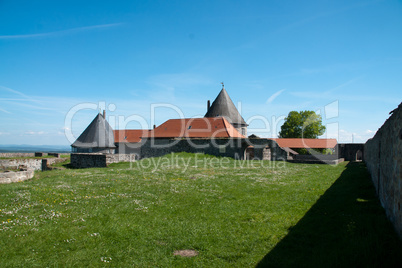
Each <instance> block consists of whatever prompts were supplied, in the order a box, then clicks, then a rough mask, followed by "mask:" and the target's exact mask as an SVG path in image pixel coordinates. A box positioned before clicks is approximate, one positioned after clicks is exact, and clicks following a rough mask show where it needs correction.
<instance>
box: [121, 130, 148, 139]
mask: <svg viewBox="0 0 402 268" xmlns="http://www.w3.org/2000/svg"><path fill="white" fill-rule="evenodd" d="M148 132H149V130H148V129H120V130H113V133H114V142H140V141H141V137H142V136H143V135H144V134H146V133H148Z"/></svg>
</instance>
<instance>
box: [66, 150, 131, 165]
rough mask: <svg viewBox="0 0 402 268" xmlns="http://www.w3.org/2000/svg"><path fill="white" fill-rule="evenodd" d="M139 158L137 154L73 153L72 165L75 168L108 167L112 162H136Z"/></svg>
mask: <svg viewBox="0 0 402 268" xmlns="http://www.w3.org/2000/svg"><path fill="white" fill-rule="evenodd" d="M136 159H138V156H136V155H135V154H97V153H92V154H90V153H88V154H83V153H74V154H71V166H72V167H74V168H96V167H107V166H108V165H109V164H111V163H119V162H134V161H136Z"/></svg>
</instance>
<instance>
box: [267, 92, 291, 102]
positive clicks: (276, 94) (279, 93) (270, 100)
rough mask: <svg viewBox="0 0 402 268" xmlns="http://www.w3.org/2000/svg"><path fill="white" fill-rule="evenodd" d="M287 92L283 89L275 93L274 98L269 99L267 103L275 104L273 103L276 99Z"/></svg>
mask: <svg viewBox="0 0 402 268" xmlns="http://www.w3.org/2000/svg"><path fill="white" fill-rule="evenodd" d="M285 90H286V89H281V90H279V91H277V92H275V93H274V94H272V96H271V97H269V98H268V99H267V102H266V103H267V104H270V103H271V102H273V101H274V100H275V99H276V97H278V96H279V95H281V93H282V92H284V91H285Z"/></svg>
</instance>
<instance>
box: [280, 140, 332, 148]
mask: <svg viewBox="0 0 402 268" xmlns="http://www.w3.org/2000/svg"><path fill="white" fill-rule="evenodd" d="M272 140H274V141H276V142H277V143H278V145H279V147H282V148H284V147H288V148H316V149H318V148H334V147H335V146H336V145H337V143H338V142H337V141H336V139H290V138H289V139H279V138H278V139H272Z"/></svg>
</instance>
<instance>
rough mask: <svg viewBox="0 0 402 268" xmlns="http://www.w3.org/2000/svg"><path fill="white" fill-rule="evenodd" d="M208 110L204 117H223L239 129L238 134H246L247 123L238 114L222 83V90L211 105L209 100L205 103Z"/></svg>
mask: <svg viewBox="0 0 402 268" xmlns="http://www.w3.org/2000/svg"><path fill="white" fill-rule="evenodd" d="M207 107H208V110H207V113H206V114H205V116H204V117H208V118H213V117H221V116H222V117H225V119H226V120H227V121H228V122H229V123H230V124H232V125H233V127H235V128H236V129H237V131H239V133H240V134H242V135H244V136H247V126H248V125H247V123H246V121H244V119H243V117H242V116H241V115H240V113H239V111H238V110H237V109H236V106H235V105H234V104H233V101H232V100H231V99H230V97H229V94H228V93H227V92H226V89H225V87H224V86H223V83H222V90H221V92H220V93H219V95H218V96H217V97H216V99H215V100H214V102H213V103H212V105H210V101H208V104H207Z"/></svg>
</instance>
